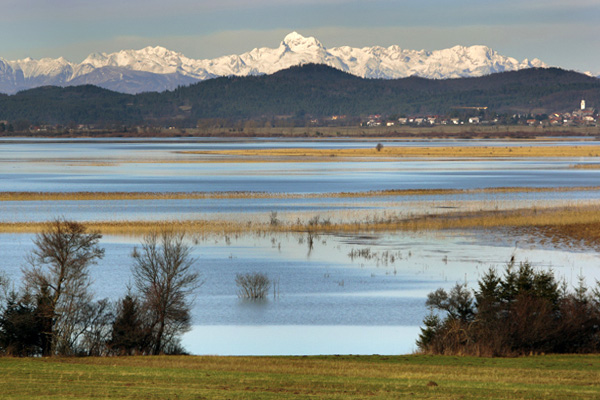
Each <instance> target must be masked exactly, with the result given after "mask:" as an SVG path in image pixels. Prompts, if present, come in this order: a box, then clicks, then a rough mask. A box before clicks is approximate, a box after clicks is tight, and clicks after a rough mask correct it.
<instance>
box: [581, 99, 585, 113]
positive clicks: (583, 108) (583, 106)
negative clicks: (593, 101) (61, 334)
mask: <svg viewBox="0 0 600 400" xmlns="http://www.w3.org/2000/svg"><path fill="white" fill-rule="evenodd" d="M583 110H585V100H581V111H583Z"/></svg>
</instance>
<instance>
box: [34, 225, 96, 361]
mask: <svg viewBox="0 0 600 400" xmlns="http://www.w3.org/2000/svg"><path fill="white" fill-rule="evenodd" d="M101 237H102V235H100V233H98V232H89V233H88V232H87V231H86V228H85V226H84V225H82V224H80V223H78V222H74V221H67V220H64V219H56V220H55V221H53V222H52V223H51V224H50V226H49V228H48V229H47V230H45V231H43V232H42V233H40V234H38V235H37V236H36V237H35V239H34V240H33V243H34V245H35V248H34V249H33V250H32V251H31V253H30V254H28V256H27V262H28V264H29V265H28V267H26V268H24V269H23V274H24V281H25V285H26V287H27V289H28V290H30V291H31V292H32V293H33V294H34V295H35V296H36V297H37V299H38V303H39V304H40V305H41V306H40V305H38V309H39V310H40V313H41V315H40V316H41V318H42V319H43V320H44V324H43V325H44V326H45V332H44V336H45V339H44V341H43V342H44V345H43V346H44V348H43V349H42V354H43V355H45V356H48V355H52V354H57V353H59V354H71V353H72V352H73V351H74V344H75V342H76V341H77V340H78V337H79V335H80V334H81V333H82V332H81V330H80V327H79V326H78V325H79V324H80V323H81V322H82V321H81V317H82V316H83V315H82V314H85V313H84V312H83V310H84V309H85V308H86V307H87V306H88V305H89V304H90V303H91V301H92V295H91V292H90V290H89V286H90V283H91V280H90V277H89V271H88V269H89V266H90V265H93V264H95V263H96V262H97V260H99V259H101V258H102V257H103V256H104V249H102V248H100V247H99V246H98V242H99V241H100V238H101Z"/></svg>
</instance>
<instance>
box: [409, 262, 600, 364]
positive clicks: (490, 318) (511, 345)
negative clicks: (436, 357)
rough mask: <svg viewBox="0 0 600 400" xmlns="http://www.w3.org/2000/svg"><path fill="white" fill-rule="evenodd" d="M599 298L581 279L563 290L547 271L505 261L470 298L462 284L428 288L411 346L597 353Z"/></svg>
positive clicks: (493, 352)
mask: <svg viewBox="0 0 600 400" xmlns="http://www.w3.org/2000/svg"><path fill="white" fill-rule="evenodd" d="M599 288H600V287H599ZM599 300H600V298H599V296H598V290H595V291H593V292H591V293H590V292H589V291H588V289H587V287H585V283H584V282H583V280H580V283H579V287H578V288H576V290H575V292H574V293H569V292H568V290H566V289H565V285H562V287H561V285H559V284H558V282H557V281H556V279H555V277H554V274H553V273H551V272H546V271H536V270H535V269H534V268H533V267H532V266H531V264H530V263H528V262H525V263H521V264H520V265H519V267H518V268H517V267H516V266H515V263H514V261H511V262H510V263H508V264H507V266H506V269H505V271H504V275H503V276H500V275H499V274H498V273H497V272H496V270H495V269H493V268H490V269H489V270H488V271H487V272H486V274H484V276H483V277H482V278H481V280H480V281H479V282H478V289H477V290H475V291H474V301H473V297H472V296H471V292H470V291H469V290H468V289H467V287H466V285H456V286H455V287H454V288H453V289H452V290H451V291H450V292H446V291H445V290H444V289H438V290H436V291H435V292H432V293H430V294H429V295H428V298H427V303H426V304H427V306H429V308H430V311H431V313H430V315H428V316H427V317H426V318H425V320H424V325H425V326H424V327H423V328H421V335H420V337H419V339H418V341H417V345H418V346H419V348H420V349H421V351H423V352H426V353H431V354H471V355H485V356H513V355H524V354H531V353H589V352H599V351H600V301H599Z"/></svg>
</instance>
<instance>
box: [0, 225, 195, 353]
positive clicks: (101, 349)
mask: <svg viewBox="0 0 600 400" xmlns="http://www.w3.org/2000/svg"><path fill="white" fill-rule="evenodd" d="M100 238H101V235H100V234H99V233H97V232H88V231H86V228H85V226H83V225H81V224H79V223H77V222H72V221H65V220H56V221H54V222H53V223H52V224H51V226H50V227H49V228H48V230H46V231H44V232H42V233H40V234H38V235H37V236H36V237H35V239H34V249H33V250H32V251H31V253H30V254H28V256H27V266H26V267H24V268H23V285H22V287H21V288H15V287H14V286H12V285H11V284H10V283H9V282H8V280H7V279H6V278H5V277H3V276H2V275H0V289H1V293H0V300H1V301H0V354H3V355H12V356H54V355H63V356H65V355H66V356H74V355H77V356H100V355H129V354H163V353H164V354H181V353H184V349H183V348H182V347H181V345H180V341H179V340H180V336H181V334H182V333H183V332H185V331H187V330H188V329H189V328H190V308H191V303H190V298H191V296H190V295H191V294H192V292H193V291H194V290H195V289H197V288H198V286H199V285H200V284H201V282H200V281H199V276H198V274H197V273H196V272H195V271H194V262H195V260H194V259H193V258H191V256H190V248H189V247H188V245H187V244H186V242H185V240H184V236H183V234H179V233H175V232H172V231H162V232H157V233H151V234H149V235H147V236H146V237H145V238H144V239H143V241H142V243H141V245H140V247H139V248H137V247H136V248H135V249H134V251H133V254H132V260H131V265H132V275H133V282H134V287H133V288H130V289H129V292H128V293H127V294H126V295H125V296H124V297H123V298H121V299H119V300H118V301H117V302H116V304H113V303H111V302H110V301H109V300H108V299H103V300H94V299H93V293H92V291H91V289H90V286H91V280H90V276H89V268H90V266H91V265H93V264H95V263H96V262H97V261H98V260H99V259H101V258H102V257H103V256H104V249H102V248H100V247H99V240H100Z"/></svg>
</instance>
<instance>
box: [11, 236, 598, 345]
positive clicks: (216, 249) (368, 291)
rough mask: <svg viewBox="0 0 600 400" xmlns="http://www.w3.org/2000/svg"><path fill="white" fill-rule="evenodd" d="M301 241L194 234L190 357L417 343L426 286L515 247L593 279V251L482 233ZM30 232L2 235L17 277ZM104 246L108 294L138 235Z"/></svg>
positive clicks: (98, 269)
mask: <svg viewBox="0 0 600 400" xmlns="http://www.w3.org/2000/svg"><path fill="white" fill-rule="evenodd" d="M299 238H300V235H295V234H273V235H242V236H238V237H230V238H228V239H225V238H223V237H210V238H206V239H205V240H201V241H200V242H199V243H198V245H197V246H195V247H194V251H193V255H194V257H197V259H198V262H197V268H198V270H199V272H200V273H201V275H202V278H203V279H204V281H205V283H204V285H203V286H202V287H201V288H200V291H199V292H198V295H197V297H196V300H195V303H194V308H193V309H192V321H193V324H194V325H195V326H194V330H193V331H192V332H191V333H189V334H188V335H186V336H185V338H184V342H185V344H186V347H188V349H190V351H192V352H193V353H194V354H336V353H352V354H371V353H383V354H399V353H406V352H411V351H412V350H413V349H414V340H415V338H416V335H417V332H418V329H417V328H416V327H417V326H418V325H420V323H421V321H422V319H423V317H424V316H425V315H426V313H427V309H426V307H425V298H426V295H427V293H429V292H431V291H433V290H435V289H437V288H438V287H445V288H449V287H451V286H452V285H454V284H455V283H456V282H465V281H466V282H468V283H469V284H470V286H471V287H474V285H475V283H476V281H477V279H479V277H480V276H481V274H482V273H484V272H485V270H486V269H487V268H488V267H489V266H490V265H495V266H497V267H500V268H501V267H502V266H503V265H504V264H505V263H506V262H507V261H508V260H509V259H510V257H511V256H512V255H514V256H515V257H516V259H517V261H523V260H530V261H531V262H532V263H533V264H534V265H535V266H536V267H539V268H551V269H553V270H554V272H555V274H556V275H557V277H559V278H560V279H562V278H564V279H565V280H566V282H567V284H568V285H569V286H572V285H575V284H576V283H577V277H578V276H579V275H580V274H582V275H583V276H585V277H586V279H587V280H588V282H589V283H590V284H593V283H594V282H595V280H596V279H600V268H598V265H599V264H598V260H599V256H598V253H596V252H592V251H587V252H572V251H570V250H569V249H556V248H543V247H540V246H539V245H535V244H534V245H532V246H530V245H525V243H527V242H526V241H525V240H523V239H522V238H519V237H511V238H510V240H506V241H502V240H500V239H501V238H499V237H497V236H495V235H494V234H493V233H486V232H482V231H477V232H469V231H457V232H453V233H451V232H446V233H444V235H443V236H442V235H434V234H423V233H421V234H418V233H410V234H409V233H398V234H371V235H344V236H336V235H322V236H320V238H319V240H315V242H314V246H313V250H312V251H311V253H310V256H307V244H306V242H305V241H300V240H299ZM31 239H32V235H21V234H2V235H0V254H1V255H2V257H3V264H2V266H1V267H2V269H3V270H4V271H5V272H6V273H7V274H8V275H9V276H11V277H12V279H13V280H14V281H15V282H16V285H17V286H18V285H19V279H20V274H21V271H20V267H21V266H22V265H23V263H24V255H25V254H26V253H27V251H29V250H30V249H31V248H32V244H31ZM515 242H516V244H515ZM101 243H102V245H103V246H104V247H105V248H106V256H105V258H104V259H103V260H101V261H100V263H99V264H98V265H96V266H93V267H92V269H91V274H92V277H93V279H94V283H93V285H92V289H93V290H94V291H95V294H96V297H97V298H104V297H109V298H111V299H113V300H114V299H117V298H119V297H121V296H123V295H124V294H125V292H126V290H127V289H126V287H127V285H128V284H130V282H131V272H130V265H131V259H130V253H131V250H132V248H133V246H134V245H136V244H137V243H139V240H138V239H137V238H129V237H119V236H109V237H104V238H103V239H102V242H101ZM367 250H368V251H367ZM351 255H353V256H351ZM392 255H393V256H394V257H393V260H392V258H391V256H392ZM246 272H263V273H265V274H267V275H268V276H269V277H270V278H271V279H275V280H277V281H278V282H279V294H278V295H277V296H273V294H272V292H270V293H269V295H268V297H267V298H266V300H265V301H263V302H260V303H251V302H247V301H242V300H240V299H239V298H238V296H237V287H236V285H235V276H236V274H238V273H246Z"/></svg>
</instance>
